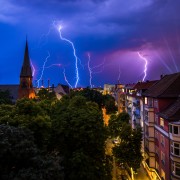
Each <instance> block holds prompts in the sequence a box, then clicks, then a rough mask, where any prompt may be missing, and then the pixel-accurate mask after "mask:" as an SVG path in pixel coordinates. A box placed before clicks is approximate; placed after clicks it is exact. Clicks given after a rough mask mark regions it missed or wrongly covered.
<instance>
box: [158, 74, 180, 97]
mask: <svg viewBox="0 0 180 180" xmlns="http://www.w3.org/2000/svg"><path fill="white" fill-rule="evenodd" d="M175 74H176V75H175ZM170 75H175V79H174V81H175V80H176V79H177V78H178V77H179V76H180V72H179V73H174V74H169V75H165V76H170ZM165 76H164V77H165ZM164 77H163V78H164ZM163 78H162V79H163ZM174 81H172V82H170V83H169V85H168V86H167V87H166V89H164V90H162V92H161V93H160V94H159V95H162V94H163V93H164V92H165V91H166V90H167V89H168V88H169V87H170V86H171V85H172V84H173V83H174Z"/></svg>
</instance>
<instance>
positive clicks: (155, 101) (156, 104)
mask: <svg viewBox="0 0 180 180" xmlns="http://www.w3.org/2000/svg"><path fill="white" fill-rule="evenodd" d="M154 107H155V108H158V100H157V99H155V100H154Z"/></svg>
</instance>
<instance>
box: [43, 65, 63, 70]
mask: <svg viewBox="0 0 180 180" xmlns="http://www.w3.org/2000/svg"><path fill="white" fill-rule="evenodd" d="M53 66H57V67H61V66H62V64H51V65H50V66H46V67H44V68H47V69H49V68H51V67H53Z"/></svg>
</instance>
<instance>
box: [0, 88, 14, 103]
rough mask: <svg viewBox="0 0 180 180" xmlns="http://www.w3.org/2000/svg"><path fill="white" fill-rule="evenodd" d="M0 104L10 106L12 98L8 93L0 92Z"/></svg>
mask: <svg viewBox="0 0 180 180" xmlns="http://www.w3.org/2000/svg"><path fill="white" fill-rule="evenodd" d="M0 104H12V97H11V95H10V92H9V91H1V90H0Z"/></svg>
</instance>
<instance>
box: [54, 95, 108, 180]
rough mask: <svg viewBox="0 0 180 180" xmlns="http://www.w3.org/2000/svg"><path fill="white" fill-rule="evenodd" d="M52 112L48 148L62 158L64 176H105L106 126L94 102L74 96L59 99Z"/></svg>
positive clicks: (98, 177)
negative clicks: (51, 131) (50, 140)
mask: <svg viewBox="0 0 180 180" xmlns="http://www.w3.org/2000/svg"><path fill="white" fill-rule="evenodd" d="M55 112H56V113H54V117H53V121H52V130H53V137H52V142H53V145H51V147H53V146H54V149H56V151H59V153H60V154H61V155H62V156H63V157H64V159H63V165H64V169H65V178H67V179H89V180H90V179H94V180H96V179H106V177H105V174H107V173H106V172H105V169H106V168H105V166H104V165H103V162H104V161H105V150H104V143H105V139H106V129H105V127H104V123H103V118H102V112H101V110H100V109H99V107H98V105H97V104H96V103H94V102H88V101H87V100H86V99H85V98H84V97H82V96H75V97H73V98H72V99H64V98H63V99H62V101H60V102H59V103H58V104H57V105H56V110H55ZM56 137H59V140H58V142H57V141H56Z"/></svg>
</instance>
